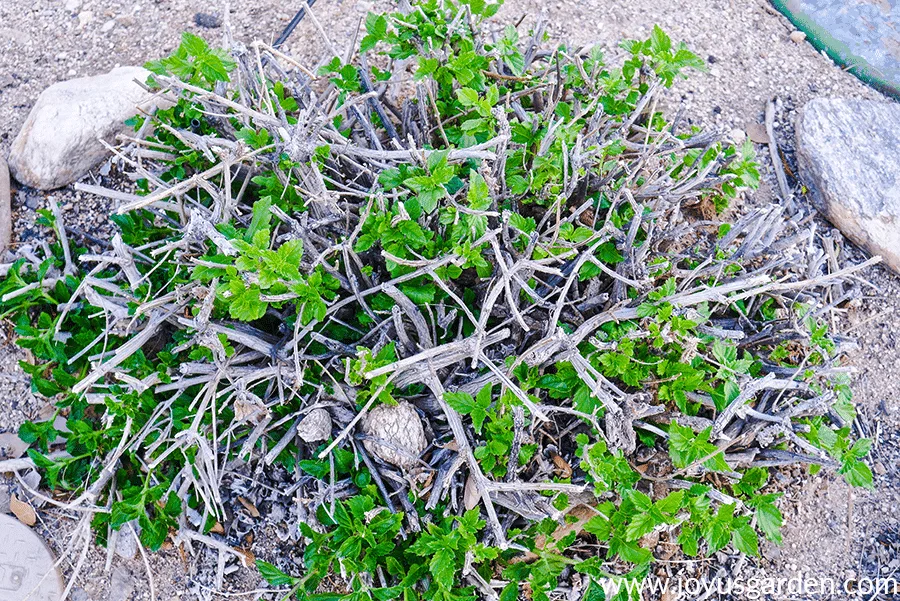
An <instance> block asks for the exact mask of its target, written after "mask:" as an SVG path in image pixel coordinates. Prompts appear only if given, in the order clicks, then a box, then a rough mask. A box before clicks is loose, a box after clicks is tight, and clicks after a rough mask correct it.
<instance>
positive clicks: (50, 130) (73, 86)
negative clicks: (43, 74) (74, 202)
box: [9, 67, 153, 190]
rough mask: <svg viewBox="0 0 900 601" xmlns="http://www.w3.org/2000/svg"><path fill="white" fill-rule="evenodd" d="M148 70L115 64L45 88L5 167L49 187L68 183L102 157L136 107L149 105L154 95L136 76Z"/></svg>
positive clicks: (29, 181) (22, 178)
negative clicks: (101, 73)
mask: <svg viewBox="0 0 900 601" xmlns="http://www.w3.org/2000/svg"><path fill="white" fill-rule="evenodd" d="M149 74H150V73H149V71H147V70H146V69H143V68H141V67H118V68H116V69H113V70H112V71H110V72H109V73H107V74H105V75H97V76H95V77H82V78H79V79H72V80H70V81H64V82H60V83H57V84H53V85H52V86H50V87H49V88H47V89H46V90H44V91H43V92H42V93H41V95H40V96H39V97H38V99H37V102H36V103H35V105H34V108H32V109H31V113H30V114H29V115H28V119H26V121H25V124H24V125H23V126H22V130H21V131H20V132H19V135H18V136H16V139H15V140H14V141H13V143H12V148H11V149H10V155H9V168H10V171H11V172H12V174H13V177H15V178H16V179H17V180H18V181H20V182H21V183H23V184H25V185H27V186H31V187H32V188H38V189H40V190H52V189H54V188H60V187H62V186H66V185H68V184H70V183H72V182H74V181H77V180H78V179H80V178H82V177H83V176H84V175H86V174H87V172H88V171H90V170H91V169H92V168H93V167H95V166H96V165H97V164H99V163H100V162H101V161H103V159H104V158H106V156H107V150H106V148H105V147H104V146H103V144H102V143H101V141H100V140H104V141H106V142H109V143H113V142H114V141H115V136H116V135H117V134H119V133H122V132H124V131H126V130H127V129H128V126H126V125H125V120H126V119H129V118H131V117H133V116H134V115H136V114H137V112H138V110H137V107H138V106H140V107H141V108H142V109H144V110H150V109H151V106H152V102H153V101H152V100H151V98H152V96H151V95H150V94H148V93H147V91H146V90H144V89H143V88H142V87H141V86H140V85H138V84H137V83H135V80H137V81H141V82H143V81H145V80H146V79H147V77H148V75H149Z"/></svg>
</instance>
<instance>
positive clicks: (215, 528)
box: [209, 522, 225, 534]
mask: <svg viewBox="0 0 900 601" xmlns="http://www.w3.org/2000/svg"><path fill="white" fill-rule="evenodd" d="M209 531H210V532H212V533H213V534H225V527H224V526H223V525H222V524H221V523H219V522H216V523H215V525H214V526H213V527H212V528H210V529H209Z"/></svg>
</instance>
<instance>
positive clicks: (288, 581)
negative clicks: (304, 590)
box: [256, 559, 297, 586]
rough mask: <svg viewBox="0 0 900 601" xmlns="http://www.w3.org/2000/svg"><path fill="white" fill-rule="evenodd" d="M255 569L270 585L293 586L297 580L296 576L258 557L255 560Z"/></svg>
mask: <svg viewBox="0 0 900 601" xmlns="http://www.w3.org/2000/svg"><path fill="white" fill-rule="evenodd" d="M256 569H257V570H259V575H260V576H262V577H263V579H265V581H266V582H268V583H269V585H270V586H293V585H294V584H295V583H296V582H297V578H294V577H293V576H291V575H289V574H285V573H284V572H282V571H281V570H279V569H278V568H276V567H275V566H273V565H272V564H270V563H267V562H265V561H262V560H260V559H257V560H256Z"/></svg>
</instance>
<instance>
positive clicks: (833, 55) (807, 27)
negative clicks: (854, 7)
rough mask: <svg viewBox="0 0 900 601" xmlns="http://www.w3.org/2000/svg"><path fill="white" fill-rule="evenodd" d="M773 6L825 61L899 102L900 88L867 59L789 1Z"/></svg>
mask: <svg viewBox="0 0 900 601" xmlns="http://www.w3.org/2000/svg"><path fill="white" fill-rule="evenodd" d="M772 4H773V5H774V6H775V8H776V9H778V11H779V12H780V13H782V14H783V15H784V16H785V17H787V18H788V20H789V21H790V22H791V23H792V24H793V25H794V27H796V28H797V29H799V30H800V31H802V32H803V33H805V34H806V39H807V41H809V43H810V44H812V45H813V47H814V48H815V49H816V50H821V51H824V52H825V54H827V55H828V58H830V59H831V60H833V61H834V62H835V63H837V64H838V65H840V66H842V67H844V69H846V70H847V71H849V72H850V73H852V74H853V75H855V76H856V77H858V78H859V79H860V80H862V81H863V82H865V83H867V84H868V85H870V86H872V87H873V88H875V89H876V90H878V91H879V92H881V93H882V94H885V95H887V96H890V97H892V98H894V99H896V100H900V85H898V84H897V83H895V82H892V81H890V80H888V79H885V78H884V77H883V76H882V75H881V74H880V72H879V71H878V70H877V69H875V68H874V67H873V66H872V65H870V64H869V63H868V62H867V61H866V59H864V58H862V57H861V56H858V55H856V54H854V53H853V51H852V50H850V48H849V47H848V46H847V45H846V44H845V43H843V42H841V41H840V40H838V39H836V38H835V37H834V36H832V35H831V34H830V33H829V32H828V31H827V30H826V29H825V28H824V27H822V26H820V25H819V24H818V23H816V22H815V21H813V19H812V18H810V17H809V16H807V15H806V14H804V13H802V12H801V11H799V10H796V8H795V7H793V6H791V5H792V4H794V3H793V2H791V0H772Z"/></svg>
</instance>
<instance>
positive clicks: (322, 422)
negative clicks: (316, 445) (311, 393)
mask: <svg viewBox="0 0 900 601" xmlns="http://www.w3.org/2000/svg"><path fill="white" fill-rule="evenodd" d="M297 436H299V437H300V438H302V439H303V440H304V441H306V442H318V441H321V440H328V439H329V438H331V415H330V414H329V413H328V411H326V410H325V409H322V408H321V407H319V408H317V409H313V410H312V411H310V412H309V413H307V414H306V417H304V418H303V420H301V422H300V423H299V424H297Z"/></svg>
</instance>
